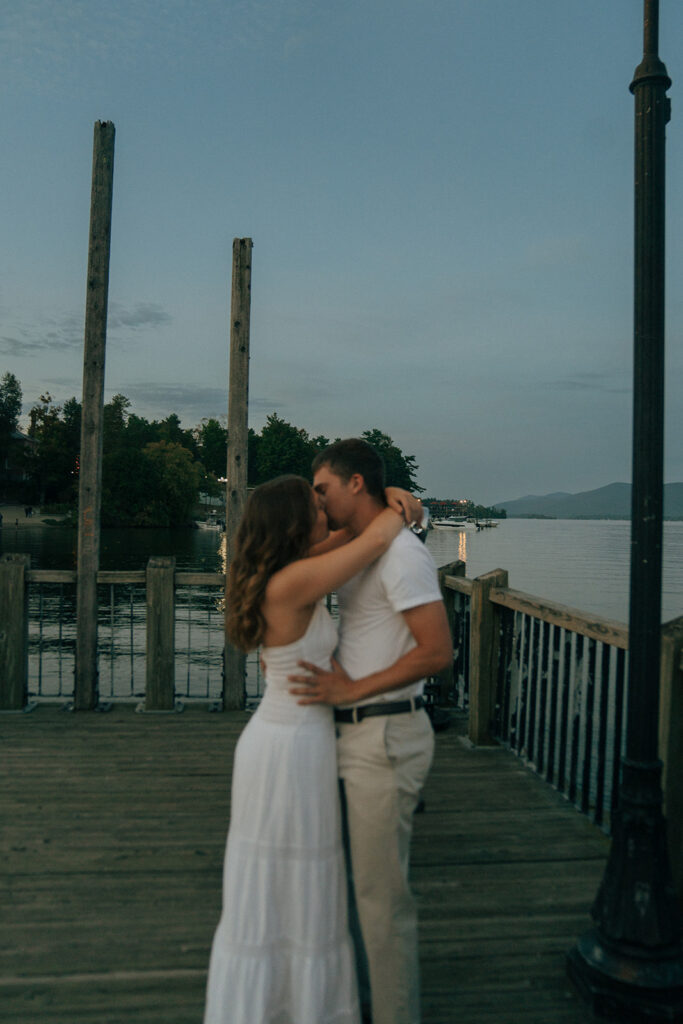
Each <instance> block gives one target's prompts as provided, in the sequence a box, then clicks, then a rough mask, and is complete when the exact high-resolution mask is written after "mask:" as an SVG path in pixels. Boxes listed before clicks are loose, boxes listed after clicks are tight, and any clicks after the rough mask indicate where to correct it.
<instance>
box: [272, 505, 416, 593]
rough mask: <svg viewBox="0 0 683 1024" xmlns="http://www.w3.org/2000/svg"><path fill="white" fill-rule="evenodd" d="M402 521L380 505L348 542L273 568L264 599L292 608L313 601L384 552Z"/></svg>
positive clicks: (399, 528)
mask: <svg viewBox="0 0 683 1024" xmlns="http://www.w3.org/2000/svg"><path fill="white" fill-rule="evenodd" d="M403 525H404V523H403V519H402V518H401V516H400V515H398V513H397V512H394V511H393V510H392V509H390V508H385V509H383V510H382V511H381V512H380V513H379V514H378V515H377V516H375V518H374V519H373V520H372V522H371V523H369V524H368V526H366V527H365V529H364V530H363V532H362V533H361V534H359V535H358V536H357V537H354V539H353V540H351V541H349V542H348V543H347V544H342V545H341V546H340V547H337V548H335V549H333V550H332V551H328V552H326V553H325V554H322V555H315V556H313V557H312V558H311V557H309V558H302V559H300V560H299V561H297V562H292V563H291V564H290V565H286V566H285V567H284V569H280V571H279V572H276V573H275V575H274V576H273V577H271V579H270V581H269V583H268V586H267V588H266V601H267V602H273V603H275V604H282V603H287V604H289V605H291V606H293V607H295V608H304V607H306V606H307V605H310V604H313V603H314V602H315V601H318V600H319V599H320V598H321V597H324V596H325V594H329V592H330V591H331V590H335V588H336V587H339V586H341V585H342V583H346V581H347V580H350V579H351V577H352V576H355V575H356V573H357V572H360V570H361V569H364V568H365V567H366V565H370V563H371V562H374V561H375V559H376V558H379V556H380V555H383V554H384V552H385V551H387V550H388V548H389V545H390V544H391V542H392V541H393V540H394V539H395V538H396V537H397V536H398V535H399V533H400V532H401V530H402V529H403Z"/></svg>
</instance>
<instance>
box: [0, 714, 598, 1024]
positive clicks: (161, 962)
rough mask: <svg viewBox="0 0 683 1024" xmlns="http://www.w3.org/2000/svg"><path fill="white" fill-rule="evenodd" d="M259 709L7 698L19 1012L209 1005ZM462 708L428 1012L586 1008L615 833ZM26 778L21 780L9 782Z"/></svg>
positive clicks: (8, 968)
mask: <svg viewBox="0 0 683 1024" xmlns="http://www.w3.org/2000/svg"><path fill="white" fill-rule="evenodd" d="M248 719H249V715H248V714H247V713H245V712H229V713H228V712H226V713H223V714H209V713H208V712H207V711H206V710H205V709H203V708H197V707H194V708H191V709H187V710H186V711H185V712H184V713H183V714H181V715H170V716H160V717H155V716H151V715H150V716H145V715H136V714H134V712H133V710H132V708H131V707H127V706H117V707H116V708H115V710H113V711H112V712H110V713H108V714H98V713H90V714H83V713H82V714H67V713H64V712H62V711H59V710H57V709H56V708H52V707H48V706H46V705H43V706H41V707H39V708H38V709H37V710H36V711H34V712H33V713H32V714H31V715H21V716H0V743H1V745H2V751H3V759H2V768H1V771H2V776H3V778H2V779H0V782H1V785H0V820H1V821H2V822H3V824H4V825H5V826H6V827H5V828H3V831H2V835H1V838H0V859H1V861H2V864H3V867H4V871H3V874H2V880H1V889H2V891H0V905H1V906H2V907H3V929H2V931H1V932H0V1007H1V1008H2V1009H1V1010H0V1017H1V1019H2V1020H3V1021H4V1022H7V1024H20V1022H21V1024H26V1022H29V1021H30V1024H71V1022H73V1021H78V1022H79V1024H101V1022H102V1021H103V1020H107V1021H111V1022H116V1024H118V1022H124V1021H128V1020H135V1022H136V1024H190V1022H198V1021H200V1020H201V1016H202V1007H203V1001H204V986H205V980H206V969H207V964H208V957H209V949H210V944H211V940H212V936H213V931H214V928H215V926H216V924H217V922H218V917H219V914H220V907H221V871H222V862H223V852H224V845H225V837H226V831H227V824H228V817H229V793H230V790H229V786H230V774H231V764H232V756H233V751H234V746H235V743H236V741H237V738H238V736H239V734H240V732H241V730H242V728H243V726H244V724H245V723H246V722H247V721H248ZM465 730H466V720H465V719H464V718H457V719H456V720H455V723H454V725H452V726H451V728H450V729H448V730H447V731H446V732H443V733H439V734H438V735H437V746H436V756H435V762H434V766H433V769H432V772H431V774H430V777H429V780H428V783H427V786H426V789H425V799H426V812H425V813H424V814H420V815H418V816H417V817H416V819H415V835H414V843H413V857H412V861H413V871H412V874H413V885H414V889H415V893H416V896H417V900H418V905H419V910H420V954H421V962H422V979H423V985H422V987H423V1011H424V1012H423V1022H424V1024H456V1022H458V1024H460V1022H465V1021H466V1022H467V1024H484V1022H486V1024H489V1022H491V1024H493V1022H494V1021H495V1022H496V1024H520V1022H522V1021H524V1022H525V1024H526V1022H535V1024H549V1022H551V1021H552V1022H553V1024H556V1022H558V1024H584V1022H586V1021H587V1020H588V1018H587V1017H586V1016H585V1015H584V1011H583V1009H582V1006H581V1004H580V1003H579V1000H578V998H577V997H576V996H575V994H574V993H573V991H572V989H571V987H570V985H569V983H568V981H567V980H566V977H565V971H564V955H565V952H566V951H567V950H568V949H569V948H570V947H571V946H572V945H573V943H574V941H575V939H576V938H577V937H578V935H579V934H581V932H582V931H584V930H585V929H586V928H587V926H588V923H589V920H588V908H589V906H590V903H591V902H592V900H593V898H594V896H595V892H596V890H597V886H598V883H599V880H600V877H601V875H602V871H603V866H604V862H605V857H606V853H607V840H606V839H605V837H604V836H603V834H602V833H601V832H600V831H599V830H598V829H596V828H595V827H594V826H592V825H591V824H590V823H589V822H588V821H587V820H586V819H585V818H583V817H582V816H581V815H579V814H577V813H576V811H575V810H574V809H573V808H572V807H571V806H570V805H569V804H568V803H567V802H566V801H565V800H563V799H562V797H560V796H559V795H558V794H557V793H556V792H555V791H554V790H552V789H551V788H549V787H548V786H547V785H546V784H545V783H544V782H542V781H541V780H540V779H539V778H538V777H537V776H535V775H534V774H533V773H532V772H529V771H527V770H526V769H525V768H524V767H523V766H522V765H521V764H520V762H519V761H518V760H517V759H516V758H515V757H513V756H512V755H511V754H509V753H508V752H507V751H505V750H503V749H502V748H493V749H476V748H473V747H472V745H471V744H470V743H469V742H468V741H467V739H466V737H465V735H464V733H465ZM10 780H11V784H10Z"/></svg>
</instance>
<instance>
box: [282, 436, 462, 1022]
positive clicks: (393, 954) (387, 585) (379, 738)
mask: <svg viewBox="0 0 683 1024" xmlns="http://www.w3.org/2000/svg"><path fill="white" fill-rule="evenodd" d="M313 472H314V479H313V487H314V489H315V491H316V493H317V494H318V495H319V499H320V501H321V503H322V505H323V507H324V509H325V511H326V513H327V517H328V521H329V524H330V527H331V528H332V529H345V530H346V531H347V533H350V534H351V535H353V536H356V535H357V534H358V533H360V532H361V531H362V530H363V529H364V528H365V527H366V526H367V525H368V523H370V522H371V521H372V520H373V519H374V518H375V516H377V515H378V514H379V512H381V510H382V509H383V508H384V506H385V499H384V467H383V465H382V461H381V459H380V457H379V456H378V455H377V453H376V452H375V451H374V449H373V448H372V447H371V446H370V445H369V444H367V442H365V441H361V440H358V439H356V438H350V439H347V440H344V441H337V442H336V443H335V444H333V445H331V446H330V447H329V448H327V449H325V451H323V452H322V453H321V454H320V455H318V456H317V457H316V459H315V461H314V463H313ZM338 600H339V615H340V635H339V646H338V649H337V660H336V661H335V662H333V671H331V672H325V671H323V670H322V669H320V668H318V667H317V666H315V665H312V664H310V663H308V662H305V663H302V665H303V666H304V667H305V668H306V669H307V671H308V672H310V673H312V674H311V675H308V676H303V675H302V676H292V677H290V678H291V679H292V681H294V682H296V683H298V684H302V685H301V686H300V687H299V688H298V689H293V691H292V692H293V693H297V694H300V695H303V700H302V703H316V702H322V703H326V704H333V705H335V707H336V710H335V720H336V721H337V733H338V741H337V758H338V762H339V775H340V778H341V779H342V782H343V790H344V794H345V802H346V813H347V824H348V834H349V835H348V838H349V843H350V852H351V867H352V874H353V885H354V889H355V897H356V904H357V909H358V917H359V921H360V930H361V933H362V939H363V943H364V946H365V952H366V953H367V960H368V964H369V975H370V989H371V998H372V1021H373V1024H419V1020H420V1005H419V970H418V945H417V913H416V908H415V904H414V900H413V897H412V894H411V891H410V887H409V885H408V858H409V852H410V838H411V834H412V817H413V813H414V811H415V807H416V805H417V802H418V800H419V796H420V790H421V789H422V786H423V784H424V781H425V778H426V775H427V772H428V770H429V766H430V764H431V760H432V754H433V749H434V737H433V732H432V728H431V725H430V723H429V719H428V717H427V715H426V713H425V711H424V710H423V708H422V705H423V699H422V691H423V687H424V681H425V677H426V676H428V675H431V674H433V673H436V672H439V671H441V670H442V669H443V668H445V666H446V665H447V664H448V663H449V662H450V661H451V659H452V657H453V650H452V641H451V636H450V632H449V629H448V622H447V619H446V613H445V609H444V605H443V601H442V599H441V593H440V590H439V586H438V580H437V573H436V567H435V565H434V562H433V560H432V558H431V555H430V554H429V553H428V551H427V550H426V549H425V547H424V545H423V544H421V543H420V541H419V540H418V539H417V538H416V537H415V536H414V535H413V534H412V533H411V532H410V531H408V530H403V531H402V533H401V534H400V535H399V536H398V537H397V538H396V540H395V541H394V542H393V543H392V545H391V547H390V548H389V550H388V551H387V552H386V553H385V554H384V555H382V557H381V558H379V559H378V560H377V561H376V562H375V563H374V564H373V565H371V566H369V567H368V568H367V569H365V570H363V572H361V573H359V574H358V575H357V576H355V577H354V578H353V579H352V580H350V581H349V582H348V583H346V584H345V585H344V586H343V587H341V588H340V590H339V592H338ZM359 953H360V955H359V961H362V953H361V952H360V951H359ZM361 987H362V986H361ZM366 1019H369V1018H367V1017H366Z"/></svg>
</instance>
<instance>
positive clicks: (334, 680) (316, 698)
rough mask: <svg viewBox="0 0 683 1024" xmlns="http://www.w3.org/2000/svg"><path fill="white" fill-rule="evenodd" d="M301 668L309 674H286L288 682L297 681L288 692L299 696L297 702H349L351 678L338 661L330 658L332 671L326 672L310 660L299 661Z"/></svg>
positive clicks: (335, 703)
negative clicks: (295, 685)
mask: <svg viewBox="0 0 683 1024" xmlns="http://www.w3.org/2000/svg"><path fill="white" fill-rule="evenodd" d="M299 665H300V666H301V668H305V669H306V671H307V672H309V673H311V674H310V675H307V676H304V675H293V676H288V677H287V678H288V679H289V681H290V683H299V684H300V685H299V686H297V687H292V688H291V689H290V691H289V692H290V693H292V694H294V695H295V696H297V697H301V700H299V701H298V702H297V703H299V704H332V705H334V706H335V707H336V706H338V705H340V704H345V703H349V702H350V701H352V700H353V697H351V696H350V695H349V688H350V686H351V685H352V684H353V680H352V679H351V677H350V676H349V675H347V673H346V672H345V671H344V669H343V668H342V667H341V665H340V664H339V662H338V661H336V660H335V659H334V658H332V671H331V672H326V671H325V669H323V668H320V666H319V665H314V664H313V663H312V662H310V661H300V662H299Z"/></svg>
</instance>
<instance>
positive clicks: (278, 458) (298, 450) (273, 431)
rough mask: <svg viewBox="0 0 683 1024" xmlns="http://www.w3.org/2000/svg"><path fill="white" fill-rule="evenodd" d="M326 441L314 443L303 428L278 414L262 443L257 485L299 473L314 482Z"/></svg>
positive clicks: (269, 423) (271, 419)
mask: <svg viewBox="0 0 683 1024" xmlns="http://www.w3.org/2000/svg"><path fill="white" fill-rule="evenodd" d="M322 441H325V442H326V439H325V438H316V440H315V441H312V440H311V438H310V437H309V436H308V433H307V431H305V430H304V429H303V428H301V427H294V426H292V424H291V423H287V421H286V420H283V419H281V418H280V417H279V416H278V414H277V413H276V412H273V413H271V414H270V416H268V417H267V419H266V424H265V426H264V428H263V430H262V431H261V436H260V438H259V441H258V446H257V450H256V465H255V467H254V468H255V476H256V480H255V481H254V482H256V483H264V482H265V481H266V480H272V478H273V477H275V476H279V475H280V474H281V473H297V474H298V475H299V476H303V477H306V479H307V480H310V479H311V462H312V460H313V457H314V455H315V454H316V452H317V451H318V450H319V448H318V445H319V444H320V443H321V442H322ZM326 443H327V442H326ZM326 443H325V444H323V445H322V447H325V446H326Z"/></svg>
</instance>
